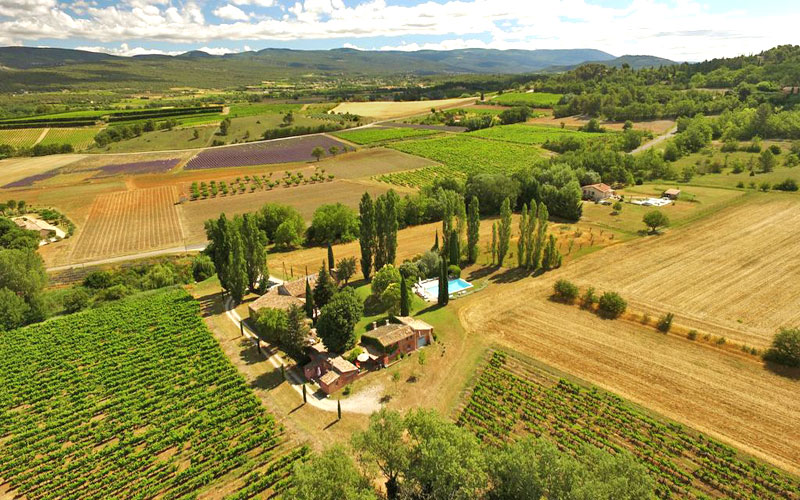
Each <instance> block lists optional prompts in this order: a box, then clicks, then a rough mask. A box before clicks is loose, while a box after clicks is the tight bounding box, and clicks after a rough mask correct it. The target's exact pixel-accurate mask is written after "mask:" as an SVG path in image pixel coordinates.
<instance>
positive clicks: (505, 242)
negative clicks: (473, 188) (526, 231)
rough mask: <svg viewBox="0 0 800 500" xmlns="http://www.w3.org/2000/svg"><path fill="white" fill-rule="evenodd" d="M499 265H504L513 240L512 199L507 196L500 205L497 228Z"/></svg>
mask: <svg viewBox="0 0 800 500" xmlns="http://www.w3.org/2000/svg"><path fill="white" fill-rule="evenodd" d="M497 233H498V234H497V265H499V266H501V267H502V266H503V261H504V260H505V258H506V254H507V253H508V246H509V244H510V241H511V200H509V199H508V198H506V199H505V200H503V204H502V205H501V206H500V227H499V228H497Z"/></svg>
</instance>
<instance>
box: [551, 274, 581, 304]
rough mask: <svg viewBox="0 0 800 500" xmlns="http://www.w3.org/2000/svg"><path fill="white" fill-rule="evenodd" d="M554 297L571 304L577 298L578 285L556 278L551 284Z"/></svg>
mask: <svg viewBox="0 0 800 500" xmlns="http://www.w3.org/2000/svg"><path fill="white" fill-rule="evenodd" d="M553 292H554V295H555V297H556V298H557V299H558V300H560V301H561V302H565V303H567V304H572V303H573V302H575V299H577V298H578V287H577V285H575V284H574V283H572V282H571V281H567V280H558V281H556V282H555V284H553Z"/></svg>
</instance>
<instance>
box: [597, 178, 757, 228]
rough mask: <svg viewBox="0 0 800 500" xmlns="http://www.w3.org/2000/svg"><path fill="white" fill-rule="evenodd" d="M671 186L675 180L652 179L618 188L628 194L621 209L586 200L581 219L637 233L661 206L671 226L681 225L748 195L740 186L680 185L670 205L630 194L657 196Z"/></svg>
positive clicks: (623, 193)
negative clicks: (644, 201)
mask: <svg viewBox="0 0 800 500" xmlns="http://www.w3.org/2000/svg"><path fill="white" fill-rule="evenodd" d="M670 187H675V184H670V183H666V182H664V183H649V184H642V185H641V186H630V187H626V188H625V189H621V190H618V191H617V194H619V195H624V196H625V202H623V208H622V211H620V213H618V214H616V215H613V214H612V212H613V209H612V207H611V205H599V204H595V203H592V202H584V204H583V217H581V221H582V222H586V223H589V224H592V225H595V226H598V227H601V228H609V229H614V230H617V231H620V232H623V233H626V234H628V235H635V234H638V233H639V231H641V230H644V229H646V228H645V225H644V223H643V222H642V217H644V214H646V213H647V212H649V211H651V210H660V211H662V212H663V213H664V214H666V215H667V217H669V220H670V225H671V226H673V227H674V226H681V225H683V224H686V223H687V222H691V221H693V220H696V219H698V218H701V217H704V216H706V215H710V214H711V213H714V212H716V211H717V210H720V209H722V208H724V207H726V206H729V205H731V204H734V203H737V202H739V201H741V200H742V199H743V198H744V197H745V196H746V193H745V192H743V191H738V190H730V189H718V188H711V187H703V186H681V185H678V187H679V188H680V189H681V197H680V199H678V200H677V201H676V202H675V203H673V204H671V205H667V206H664V207H644V206H641V205H634V204H632V203H629V200H630V199H631V198H646V197H655V198H658V197H660V196H661V193H663V191H664V190H665V189H668V188H670Z"/></svg>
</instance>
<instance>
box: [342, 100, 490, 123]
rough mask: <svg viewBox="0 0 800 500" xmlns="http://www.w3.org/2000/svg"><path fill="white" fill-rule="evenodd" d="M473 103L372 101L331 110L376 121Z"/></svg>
mask: <svg viewBox="0 0 800 500" xmlns="http://www.w3.org/2000/svg"><path fill="white" fill-rule="evenodd" d="M473 102H475V98H474V97H469V98H466V99H439V100H433V101H403V102H400V101H373V102H343V103H341V104H339V105H338V106H336V107H335V108H333V110H332V112H333V113H352V114H354V115H359V116H369V117H370V118H375V119H378V120H386V119H390V118H400V117H403V116H410V115H414V114H418V113H425V112H429V111H430V110H431V108H436V109H445V108H452V107H458V106H464V105H467V104H472V103H473Z"/></svg>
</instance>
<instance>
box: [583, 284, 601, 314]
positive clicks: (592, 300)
mask: <svg viewBox="0 0 800 500" xmlns="http://www.w3.org/2000/svg"><path fill="white" fill-rule="evenodd" d="M581 302H583V307H585V308H587V309H588V308H590V307H592V306H593V305H594V304H596V303H597V294H595V292H594V287H593V286H590V287H589V288H587V289H586V291H585V292H583V297H581Z"/></svg>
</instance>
